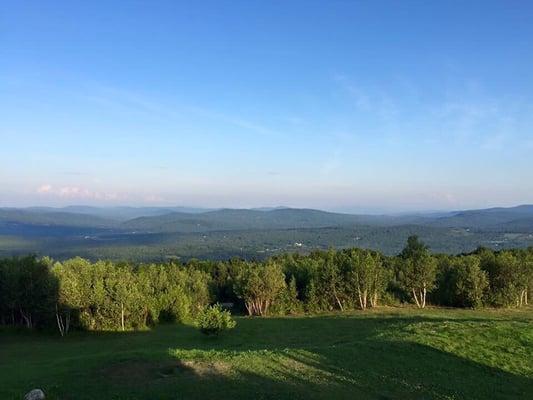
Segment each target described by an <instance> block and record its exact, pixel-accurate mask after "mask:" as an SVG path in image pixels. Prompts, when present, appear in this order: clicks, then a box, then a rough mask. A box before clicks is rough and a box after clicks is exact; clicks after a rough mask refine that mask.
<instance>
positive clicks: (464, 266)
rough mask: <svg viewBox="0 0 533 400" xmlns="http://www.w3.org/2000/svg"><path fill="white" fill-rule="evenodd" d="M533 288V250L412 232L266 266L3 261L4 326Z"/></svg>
mask: <svg viewBox="0 0 533 400" xmlns="http://www.w3.org/2000/svg"><path fill="white" fill-rule="evenodd" d="M532 291H533V248H529V249H526V250H522V249H521V250H505V251H500V252H494V251H492V250H488V249H478V250H477V251H475V252H473V253H471V254H468V255H458V256H448V255H433V254H431V253H430V251H429V250H428V248H427V247H426V246H425V245H424V244H423V243H421V242H420V241H419V240H418V238H416V237H411V238H409V240H408V242H407V245H406V246H405V248H404V250H403V251H402V252H401V253H400V254H399V255H398V256H395V257H387V256H384V255H383V254H381V253H379V252H376V251H371V250H362V249H345V250H340V251H336V250H329V251H315V252H312V253H310V254H309V255H298V254H283V255H280V256H275V257H272V258H270V259H268V260H267V261H265V262H251V261H243V260H240V259H232V260H229V261H225V262H218V261H199V260H191V261H189V262H188V263H186V264H180V263H165V264H139V265H137V264H132V263H127V262H120V263H113V262H110V261H97V262H94V263H93V262H90V261H87V260H84V259H82V258H73V259H70V260H67V261H64V262H53V261H52V260H51V259H49V258H40V259H38V258H36V257H33V256H28V257H23V258H10V259H3V260H0V323H1V324H3V325H13V326H25V327H28V328H33V327H57V329H58V330H59V332H60V333H61V334H62V335H65V334H66V333H68V331H69V329H70V328H72V327H75V328H81V329H88V330H131V329H143V328H146V327H149V326H151V325H154V324H157V323H158V322H161V321H183V322H185V321H191V320H193V319H194V318H195V317H196V316H197V315H198V313H199V312H200V311H201V310H205V307H206V306H207V305H209V304H213V303H215V302H219V303H232V304H234V305H235V308H236V309H240V310H242V311H245V312H247V313H248V314H249V315H261V316H263V315H267V314H269V313H277V314H289V313H292V314H296V313H301V312H310V313H314V312H321V311H332V310H341V311H343V310H346V309H356V308H359V309H366V308H368V307H375V306H377V305H378V304H380V303H383V302H386V303H391V302H392V303H394V302H405V301H411V302H413V303H415V304H416V305H417V306H418V307H420V308H423V307H425V306H426V301H429V302H430V303H432V304H435V305H445V306H454V307H481V306H484V305H486V306H505V307H507V306H521V305H524V304H527V303H528V299H529V298H530V297H531V293H532Z"/></svg>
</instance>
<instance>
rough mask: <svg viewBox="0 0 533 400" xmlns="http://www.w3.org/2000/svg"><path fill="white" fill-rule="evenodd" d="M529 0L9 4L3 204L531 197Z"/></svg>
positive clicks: (1, 53) (442, 204)
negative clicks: (475, 0)
mask: <svg viewBox="0 0 533 400" xmlns="http://www.w3.org/2000/svg"><path fill="white" fill-rule="evenodd" d="M532 20H533V4H532V3H531V2H528V1H501V2H490V1H482V2H474V1H471V2H461V1H443V2H423V1H406V2H396V1H384V2H380V1H365V2H357V1H320V2H319V1H242V2H241V1H228V2H224V1H213V2H201V1H195V2H192V1H191V2H177V1H169V2H162V1H150V2H149V1H146V2H133V1H124V2H112V1H105V2H104V1H102V2H99V1H91V2H87V1H65V2H53V1H48V2H26V1H9V0H8V1H3V2H2V3H1V5H0V139H1V141H0V187H1V189H0V206H18V205H20V206H25V205H37V204H38V205H66V204H99V205H117V204H127V205H170V204H172V205H189V206H206V207H253V206H272V205H288V206H296V207H313V208H322V209H330V210H342V211H366V212H384V211H385V212H392V211H409V210H437V209H458V208H475V207H486V206H494V205H514V204H520V203H533V157H532V154H533V72H532V71H533V45H532V41H533V24H532V23H531V21H532Z"/></svg>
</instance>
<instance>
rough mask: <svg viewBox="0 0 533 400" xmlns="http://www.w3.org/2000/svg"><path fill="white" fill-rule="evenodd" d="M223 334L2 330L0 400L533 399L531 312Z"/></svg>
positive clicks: (407, 317)
mask: <svg viewBox="0 0 533 400" xmlns="http://www.w3.org/2000/svg"><path fill="white" fill-rule="evenodd" d="M237 322H238V325H237V328H236V329H235V330H234V331H232V332H229V333H227V334H225V335H223V336H220V337H218V338H210V337H204V336H203V335H201V334H200V333H198V332H197V331H196V330H194V329H193V328H191V327H189V326H184V325H164V326H159V327H158V328H156V329H154V330H152V331H147V332H135V333H112V332H109V333H75V334H72V335H71V336H70V337H68V338H66V339H61V338H58V337H54V336H50V335H44V334H15V333H9V332H4V333H1V334H0V398H1V399H20V398H21V396H22V395H23V394H24V393H25V392H26V391H28V390H29V389H32V388H35V387H41V388H43V389H44V390H45V391H46V392H47V393H48V394H49V398H53V399H151V400H152V399H211V398H213V399H214V398H216V399H220V398H222V399H249V398H253V399H267V398H273V399H297V398H302V399H334V398H346V399H532V398H533V308H529V309H523V310H484V311H468V310H448V309H429V310H426V311H418V310H414V309H411V308H405V309H404V308H398V309H392V308H388V309H381V310H377V311H371V312H364V313H363V312H356V313H352V314H343V315H322V316H314V317H286V318H262V319H261V318H244V317H243V318H238V321H237Z"/></svg>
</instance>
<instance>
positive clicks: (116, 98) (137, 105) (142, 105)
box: [83, 84, 278, 135]
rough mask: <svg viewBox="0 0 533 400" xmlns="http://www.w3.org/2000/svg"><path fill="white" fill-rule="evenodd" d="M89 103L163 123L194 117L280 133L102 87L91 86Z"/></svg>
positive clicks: (211, 111) (87, 94)
mask: <svg viewBox="0 0 533 400" xmlns="http://www.w3.org/2000/svg"><path fill="white" fill-rule="evenodd" d="M83 97H84V98H85V99H86V100H88V101H91V102H94V103H97V104H99V105H100V106H103V107H109V108H114V109H119V110H122V111H124V112H128V113H139V112H141V113H144V114H148V115H150V116H152V117H155V118H159V119H176V118H187V117H190V116H191V115H192V116H196V117H201V118H207V119H211V120H214V121H219V122H223V123H226V124H229V125H233V126H235V127H239V128H242V129H244V130H246V131H249V132H252V133H257V134H261V135H277V134H278V133H277V132H276V131H275V130H273V129H271V128H269V127H267V126H265V125H264V124H263V123H260V122H257V121H253V120H250V119H248V118H246V117H243V116H240V115H234V114H229V113H226V112H221V111H217V110H214V109H212V108H209V107H203V106H198V105H184V104H176V102H174V101H164V100H160V99H159V100H158V99H154V98H152V97H151V96H149V95H146V94H142V93H137V92H133V91H129V90H124V89H119V88H115V87H110V86H105V85H101V84H92V85H87V86H86V90H85V94H84V96H83Z"/></svg>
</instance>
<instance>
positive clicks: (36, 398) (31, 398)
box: [24, 389, 46, 400]
mask: <svg viewBox="0 0 533 400" xmlns="http://www.w3.org/2000/svg"><path fill="white" fill-rule="evenodd" d="M45 398H46V397H45V396H44V392H43V391H42V390H41V389H33V390H32V391H31V392H28V393H26V396H24V400H45Z"/></svg>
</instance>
